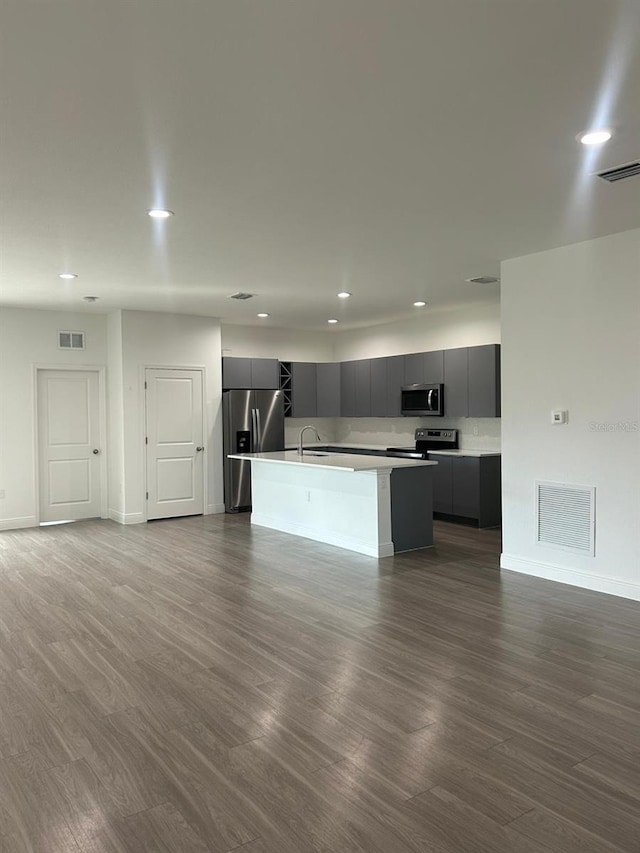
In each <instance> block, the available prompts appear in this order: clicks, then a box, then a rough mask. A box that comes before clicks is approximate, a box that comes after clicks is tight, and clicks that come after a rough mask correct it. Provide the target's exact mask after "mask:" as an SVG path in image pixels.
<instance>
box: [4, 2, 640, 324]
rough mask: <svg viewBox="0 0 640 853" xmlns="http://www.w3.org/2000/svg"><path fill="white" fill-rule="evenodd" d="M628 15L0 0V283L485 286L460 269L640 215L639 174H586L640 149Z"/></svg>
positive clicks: (208, 293) (57, 288) (329, 311)
mask: <svg viewBox="0 0 640 853" xmlns="http://www.w3.org/2000/svg"><path fill="white" fill-rule="evenodd" d="M639 26H640V3H638V2H637V0H627V2H623V1H622V0H620V2H618V0H108V2H105V0H56V2H47V0H3V2H2V11H1V13H0V33H1V35H0V109H1V116H0V121H1V126H0V153H1V164H0V240H1V242H0V301H1V302H2V303H3V304H5V305H16V306H34V307H42V308H69V307H72V308H80V309H82V310H88V311H107V310H112V309H113V308H116V307H126V308H136V309H146V310H160V311H177V312H185V313H203V314H209V315H215V316H221V317H222V318H223V319H224V320H225V321H227V322H234V323H254V322H256V323H260V322H262V323H265V322H266V323H268V324H270V325H274V326H284V327H292V326H296V327H302V328H318V329H327V328H328V327H327V325H326V320H327V318H328V317H330V316H336V317H339V318H340V319H341V321H342V325H341V326H339V327H337V328H338V329H340V328H342V329H344V328H345V327H349V326H356V325H367V324H373V323H380V322H384V321H385V320H388V319H392V318H397V317H401V316H409V315H411V314H412V313H415V311H416V309H413V308H412V307H411V303H412V301H413V300H414V299H419V298H424V299H426V300H427V301H428V302H429V303H430V305H432V306H433V307H434V308H436V309H437V308H442V307H445V306H449V305H452V304H463V303H470V302H477V301H486V300H488V301H494V302H495V301H497V300H498V298H499V293H498V285H489V286H484V287H480V286H473V285H469V284H466V283H465V282H464V279H465V278H469V277H471V276H473V275H481V274H497V273H498V271H499V261H500V260H501V259H503V258H508V257H513V256H517V255H522V254H527V253H529V252H534V251H538V250H542V249H546V248H550V247H553V246H558V245H563V244H566V243H569V242H574V241H577V240H581V239H587V238H590V237H593V236H598V235H604V234H608V233H613V232H616V231H622V230H625V229H628V228H632V227H637V226H638V225H640V178H633V179H630V180H629V181H627V182H624V183H621V184H619V185H613V186H610V185H608V184H606V183H604V182H602V181H600V180H599V179H597V178H595V177H592V176H590V174H589V173H590V172H592V171H594V170H595V169H596V168H600V167H605V166H610V165H616V164H618V163H622V162H626V161H628V160H630V159H632V158H636V157H638V156H639V155H640V57H639V51H638V32H639V29H638V27H639ZM594 125H612V126H613V127H614V128H615V130H616V135H615V137H614V139H613V140H612V141H611V142H610V143H608V145H606V146H604V147H602V148H601V149H599V150H597V151H594V150H593V149H592V150H591V151H589V150H587V149H585V148H584V146H581V145H580V144H579V143H578V142H577V141H576V139H575V135H576V134H577V133H578V132H579V131H581V130H584V129H586V128H589V127H591V126H594ZM153 205H166V206H167V207H169V208H170V209H172V210H174V211H175V214H176V215H175V217H173V218H172V219H171V220H169V221H167V222H164V223H162V224H157V223H154V222H152V220H150V219H149V218H148V217H147V216H146V214H145V210H146V209H147V208H148V207H151V206H153ZM65 269H69V270H71V271H73V272H76V273H78V275H79V278H78V279H77V280H75V281H73V282H70V283H69V282H62V281H60V280H59V279H58V278H57V274H58V272H60V271H62V270H65ZM343 288H346V289H347V290H350V291H352V292H353V298H352V299H350V300H345V301H342V300H338V299H336V296H335V294H336V292H337V291H338V290H340V289H343ZM237 290H245V291H250V292H253V293H255V294H256V296H255V298H254V299H253V300H251V301H249V302H234V301H232V300H229V299H228V298H227V297H228V295H229V294H231V293H233V292H234V291H237ZM88 294H90V295H96V296H99V297H100V301H99V303H97V305H94V306H91V307H89V306H86V305H85V303H83V302H82V301H81V298H82V296H84V295H88ZM261 310H264V311H268V312H269V313H270V314H271V317H270V318H269V319H268V320H267V321H259V320H257V319H256V316H255V315H256V312H257V311H261ZM422 310H424V311H428V310H432V309H431V308H427V309H422Z"/></svg>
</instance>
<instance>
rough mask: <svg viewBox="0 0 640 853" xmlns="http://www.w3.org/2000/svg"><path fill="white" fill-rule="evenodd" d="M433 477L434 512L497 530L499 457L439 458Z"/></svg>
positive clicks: (499, 501) (499, 511)
mask: <svg viewBox="0 0 640 853" xmlns="http://www.w3.org/2000/svg"><path fill="white" fill-rule="evenodd" d="M429 459H431V460H432V461H433V462H437V463H438V466H437V468H435V470H434V476H433V511H434V512H438V513H441V514H443V515H451V516H457V517H459V518H468V519H471V520H475V521H477V522H478V527H497V526H498V525H499V524H500V522H501V519H502V509H501V493H500V463H501V459H500V457H499V456H438V455H437V454H429Z"/></svg>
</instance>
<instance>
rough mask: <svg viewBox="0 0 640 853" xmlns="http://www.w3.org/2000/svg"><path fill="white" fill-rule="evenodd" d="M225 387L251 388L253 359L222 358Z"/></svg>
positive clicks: (223, 383)
mask: <svg viewBox="0 0 640 853" xmlns="http://www.w3.org/2000/svg"><path fill="white" fill-rule="evenodd" d="M222 387H223V388H225V389H226V388H251V359H250V358H227V357H225V358H223V359H222Z"/></svg>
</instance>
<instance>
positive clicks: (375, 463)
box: [229, 444, 438, 471]
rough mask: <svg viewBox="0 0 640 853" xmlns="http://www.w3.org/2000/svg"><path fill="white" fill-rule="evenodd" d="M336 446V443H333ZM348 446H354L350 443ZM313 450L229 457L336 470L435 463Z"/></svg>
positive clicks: (413, 466)
mask: <svg viewBox="0 0 640 853" xmlns="http://www.w3.org/2000/svg"><path fill="white" fill-rule="evenodd" d="M334 446H337V445H334ZM347 446H348V447H354V446H355V445H353V444H350V445H347ZM313 453H314V451H313V450H310V451H308V452H307V453H305V454H303V455H302V456H298V453H297V451H295V450H278V451H275V452H273V453H230V454H229V459H244V460H246V461H249V462H251V461H257V462H273V463H276V464H279V465H298V466H306V467H310V468H333V469H334V470H337V471H380V470H384V469H386V470H388V469H389V468H425V467H428V466H430V465H437V464H438V463H437V462H429V461H428V460H426V459H397V458H394V457H384V456H361V455H360V456H359V455H355V454H354V455H351V454H350V453H323V454H322V456H314V455H312V454H313Z"/></svg>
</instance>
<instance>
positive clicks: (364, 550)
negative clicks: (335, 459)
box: [251, 459, 393, 557]
mask: <svg viewBox="0 0 640 853" xmlns="http://www.w3.org/2000/svg"><path fill="white" fill-rule="evenodd" d="M251 479H252V493H253V511H252V515H251V523H252V524H256V525H259V526H261V527H269V528H271V529H273V530H280V531H282V532H284V533H292V534H294V535H297V536H305V537H307V538H308V539H315V540H316V541H319V542H326V543H327V544H329V545H337V546H338V547H340V548H347V549H348V550H350V551H357V552H358V553H360V554H367V555H368V556H371V557H387V556H391V554H393V542H392V540H391V505H390V488H389V472H388V471H340V470H334V469H328V468H321V467H310V466H296V465H279V464H275V463H270V462H267V461H261V460H257V459H253V460H252V462H251ZM381 484H382V485H381Z"/></svg>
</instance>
